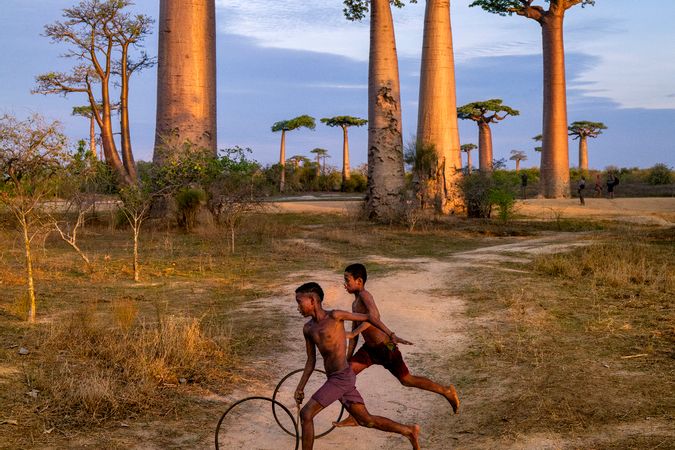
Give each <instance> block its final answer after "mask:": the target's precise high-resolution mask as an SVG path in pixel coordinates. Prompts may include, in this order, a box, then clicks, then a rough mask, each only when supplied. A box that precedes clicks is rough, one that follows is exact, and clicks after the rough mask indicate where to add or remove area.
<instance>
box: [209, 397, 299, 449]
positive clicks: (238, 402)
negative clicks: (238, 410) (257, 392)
mask: <svg viewBox="0 0 675 450" xmlns="http://www.w3.org/2000/svg"><path fill="white" fill-rule="evenodd" d="M275 392H276V391H275ZM250 400H264V401H267V402H270V403H272V408H273V411H274V407H275V406H276V405H279V406H280V407H281V409H283V410H284V412H285V413H286V414H287V415H288V417H290V418H291V422H293V428H294V429H295V434H291V433H290V432H289V431H287V430H286V428H284V427H283V426H282V425H281V423H280V422H279V419H278V418H277V416H276V414H275V415H274V419H275V420H276V421H277V423H278V424H279V426H281V428H282V429H283V430H284V431H285V432H286V433H288V434H290V435H291V436H294V437H295V450H298V448H299V447H300V432H299V430H298V422H296V420H295V418H294V417H293V414H292V413H291V411H290V410H289V409H288V408H287V407H286V406H284V405H283V404H282V403H280V402H278V401H276V400H274V399H271V398H269V397H261V396H253V397H246V398H243V399H241V400H238V401H236V402H234V403H233V404H232V405H230V407H229V408H227V409H226V410H225V412H224V413H223V415H222V416H221V417H220V420H219V421H218V426H216V450H220V445H219V444H218V435H219V434H220V427H221V425H222V424H223V420H225V416H227V414H228V413H229V412H230V411H232V410H233V409H234V408H235V407H236V406H237V405H240V404H242V403H244V402H248V401H250Z"/></svg>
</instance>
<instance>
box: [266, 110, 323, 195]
mask: <svg viewBox="0 0 675 450" xmlns="http://www.w3.org/2000/svg"><path fill="white" fill-rule="evenodd" d="M315 127H316V123H315V122H314V117H311V116H308V115H302V116H298V117H295V118H293V119H290V120H280V121H279V122H275V123H274V125H272V132H273V133H276V132H277V131H281V146H280V149H279V164H280V165H281V175H280V178H279V190H280V191H281V192H284V189H285V188H286V172H285V170H286V132H287V131H293V130H297V129H298V128H309V129H310V130H313V129H314V128H315Z"/></svg>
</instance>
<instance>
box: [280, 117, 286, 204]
mask: <svg viewBox="0 0 675 450" xmlns="http://www.w3.org/2000/svg"><path fill="white" fill-rule="evenodd" d="M279 165H280V166H281V174H280V175H279V192H284V189H286V130H281V145H280V146H279Z"/></svg>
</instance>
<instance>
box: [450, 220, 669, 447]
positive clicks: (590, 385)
mask: <svg viewBox="0 0 675 450" xmlns="http://www.w3.org/2000/svg"><path fill="white" fill-rule="evenodd" d="M674 244H675V232H674V231H673V229H672V228H671V229H668V230H652V231H650V230H647V231H645V230H639V229H638V230H636V229H622V230H621V232H620V233H616V234H615V233H610V234H604V235H602V236H598V237H597V238H594V239H591V240H590V241H589V242H588V245H587V246H584V247H581V248H577V249H575V250H572V251H569V252H565V253H559V254H551V255H541V256H538V257H536V258H535V259H534V261H533V262H532V263H528V264H522V265H519V267H518V270H521V271H524V273H522V274H521V275H519V276H518V277H514V276H513V275H512V274H510V273H508V272H501V271H496V272H495V273H492V274H488V275H486V274H485V273H484V272H481V279H480V280H477V279H476V278H474V277H473V276H472V275H471V274H467V278H466V282H465V283H464V285H463V286H462V288H461V291H460V293H461V295H463V296H466V297H467V298H468V299H469V311H468V314H469V315H470V316H472V317H473V318H474V321H475V324H476V326H475V328H473V331H472V332H471V334H472V336H473V342H474V343H473V344H472V345H471V346H470V348H469V350H468V352H467V353H466V354H463V355H459V356H458V357H457V359H456V360H452V361H450V362H449V364H450V365H451V366H452V367H453V370H454V371H457V370H458V368H459V371H460V373H461V374H462V383H463V384H464V385H465V388H466V389H465V394H464V395H465V396H466V397H467V398H472V397H473V398H478V399H481V398H485V399H486V401H481V400H478V402H477V403H476V404H473V405H471V408H472V414H473V415H475V417H477V418H478V419H477V423H475V424H474V426H475V428H476V430H475V431H478V430H480V432H481V434H484V435H488V436H492V437H493V438H498V439H504V438H507V439H515V438H517V437H518V436H523V435H526V434H531V433H537V432H539V433H544V435H546V433H557V434H559V435H561V436H563V437H568V438H572V437H573V436H577V437H578V436H582V435H583V434H584V433H600V435H599V437H598V441H597V442H593V448H656V447H659V445H663V444H664V443H667V442H670V444H672V442H673V441H672V440H669V439H672V438H671V437H668V436H667V435H661V436H660V435H659V434H658V433H656V434H655V435H640V434H639V433H638V436H633V437H631V436H626V435H622V434H621V433H619V431H618V429H615V428H612V427H615V426H618V425H619V424H627V423H633V422H634V423H640V422H641V421H644V420H649V419H650V418H651V419H652V420H654V421H656V422H658V423H663V422H659V421H665V423H668V421H670V420H672V412H673V410H672V405H673V404H674V401H675V397H674V396H673V392H675V389H674V388H675V386H674V385H673V383H672V358H673V356H674V355H673V348H675V333H674V332H673V330H675V316H674V315H673V306H672V299H673V298H675V275H673V274H674V273H675V271H674V270H673V266H674V265H675V260H674V259H673V253H672V248H673V245H674ZM486 276H487V278H488V279H486ZM669 380H670V381H669ZM486 397H489V401H487V398H486ZM655 426H656V425H655ZM612 430H615V431H612ZM666 446H668V445H667V444H666ZM582 447H586V445H585V444H583V445H582Z"/></svg>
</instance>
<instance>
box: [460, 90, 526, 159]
mask: <svg viewBox="0 0 675 450" xmlns="http://www.w3.org/2000/svg"><path fill="white" fill-rule="evenodd" d="M500 113H501V114H500ZM519 114H520V112H519V111H517V110H515V109H512V108H510V107H508V106H506V105H502V100H501V99H498V98H493V99H491V100H486V101H482V102H473V103H467V104H466V105H464V106H460V107H459V108H457V117H458V118H460V119H466V120H473V121H474V122H476V124H477V125H478V168H479V169H480V170H481V171H484V172H490V171H492V169H493V167H492V131H491V130H490V124H491V123H495V122H499V121H502V120H504V119H505V118H506V117H507V116H517V115H519Z"/></svg>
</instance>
